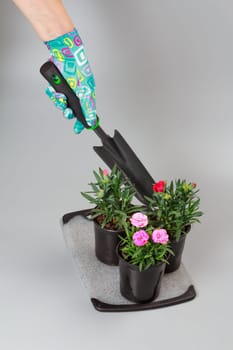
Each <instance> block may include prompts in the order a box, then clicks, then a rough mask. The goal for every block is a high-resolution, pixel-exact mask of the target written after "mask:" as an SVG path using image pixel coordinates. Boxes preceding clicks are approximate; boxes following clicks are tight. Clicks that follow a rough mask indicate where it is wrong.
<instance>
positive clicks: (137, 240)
mask: <svg viewBox="0 0 233 350" xmlns="http://www.w3.org/2000/svg"><path fill="white" fill-rule="evenodd" d="M148 239H149V235H148V234H147V233H146V231H144V230H140V231H137V232H135V233H134V235H133V242H134V244H135V245H137V246H139V247H141V246H143V245H145V244H146V243H147V242H148Z"/></svg>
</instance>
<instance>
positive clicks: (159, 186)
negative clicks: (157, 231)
mask: <svg viewBox="0 0 233 350" xmlns="http://www.w3.org/2000/svg"><path fill="white" fill-rule="evenodd" d="M198 192H199V190H198V189H197V185H196V184H195V183H188V182H186V181H185V180H180V179H178V180H175V181H171V182H170V184H167V183H166V182H165V181H159V182H157V183H155V184H154V185H153V195H152V197H151V198H148V197H146V199H147V201H148V215H149V217H150V218H151V220H152V221H153V222H154V223H155V224H156V226H157V227H160V228H164V229H166V230H167V232H168V234H169V238H170V242H171V249H172V250H173V252H174V255H171V256H170V257H169V259H168V262H169V264H167V266H166V271H165V272H173V271H175V270H177V269H178V268H179V266H180V263H181V259H182V253H183V249H184V244H185V239H186V237H187V233H188V232H189V231H190V229H191V225H192V224H194V223H196V222H200V221H199V218H200V216H202V215H203V213H202V212H201V211H200V209H199V206H200V198H199V197H198Z"/></svg>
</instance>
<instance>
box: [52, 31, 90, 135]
mask: <svg viewBox="0 0 233 350" xmlns="http://www.w3.org/2000/svg"><path fill="white" fill-rule="evenodd" d="M45 44H46V46H47V47H48V49H49V50H50V60H51V61H52V62H53V63H54V64H55V65H56V66H57V68H58V69H59V70H60V72H61V73H62V75H63V77H64V78H65V79H66V81H67V82H68V84H69V85H70V87H71V88H72V89H73V91H74V92H75V93H76V95H77V96H78V97H79V99H80V103H81V107H82V111H83V114H84V116H85V119H86V121H87V123H88V124H89V125H90V127H92V126H94V125H95V124H96V122H97V119H96V97H95V80H94V76H93V74H92V71H91V68H90V65H89V62H88V59H87V56H86V53H85V50H84V46H83V43H82V40H81V38H80V36H79V34H78V32H77V30H76V29H74V30H73V31H72V32H69V33H67V34H64V35H62V36H59V37H58V38H56V39H54V40H50V41H47V42H45ZM46 94H47V95H48V96H49V98H50V99H51V100H52V101H53V103H54V104H55V106H56V107H58V108H59V109H61V110H63V114H64V117H65V118H67V119H72V118H74V115H73V111H72V109H70V108H67V99H66V96H65V95H64V94H61V93H57V92H56V91H55V90H54V89H53V87H52V86H49V87H48V88H47V89H46ZM83 129H84V126H83V124H82V123H81V122H80V121H78V120H77V121H76V122H75V124H74V132H75V133H76V134H79V133H80V132H81V131H82V130H83Z"/></svg>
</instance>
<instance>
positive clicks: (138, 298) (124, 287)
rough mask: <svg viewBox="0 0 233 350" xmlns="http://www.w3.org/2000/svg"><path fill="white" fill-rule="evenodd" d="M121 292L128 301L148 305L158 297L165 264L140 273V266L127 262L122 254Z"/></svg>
mask: <svg viewBox="0 0 233 350" xmlns="http://www.w3.org/2000/svg"><path fill="white" fill-rule="evenodd" d="M118 255H119V268H120V292H121V294H122V295H123V297H125V298H126V299H128V300H130V301H134V302H137V303H146V302H150V301H152V300H154V299H155V298H157V297H158V295H159V292H160V287H161V281H162V277H163V275H164V270H165V263H160V264H158V265H155V266H151V267H150V268H149V269H147V270H143V271H139V268H138V266H136V265H132V264H129V263H128V262H127V261H125V260H124V259H123V258H122V256H121V254H120V252H119V251H118Z"/></svg>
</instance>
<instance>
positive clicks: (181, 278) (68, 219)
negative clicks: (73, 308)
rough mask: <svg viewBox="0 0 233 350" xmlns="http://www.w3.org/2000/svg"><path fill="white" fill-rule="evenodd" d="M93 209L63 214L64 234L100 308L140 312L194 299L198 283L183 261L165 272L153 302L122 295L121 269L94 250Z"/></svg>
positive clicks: (84, 281)
mask: <svg viewBox="0 0 233 350" xmlns="http://www.w3.org/2000/svg"><path fill="white" fill-rule="evenodd" d="M89 214H90V209H87V210H81V211H78V212H73V213H69V214H66V215H64V216H63V222H62V224H63V234H64V238H65V242H66V245H67V247H68V249H69V250H70V251H71V254H72V257H73V261H74V264H75V267H77V270H78V273H79V276H80V278H81V281H82V283H83V285H84V287H85V288H86V290H87V292H88V294H89V296H90V299H91V302H92V304H93V306H94V307H95V309H96V310H98V311H108V312H111V311H139V310H148V309H156V308H161V307H165V306H172V305H176V304H180V303H183V302H186V301H189V300H192V299H194V298H195V296H196V292H195V289H194V286H193V285H192V283H191V280H190V277H189V275H188V273H187V271H186V270H185V267H184V265H183V264H182V265H181V266H180V268H179V269H178V270H177V271H175V272H172V273H168V274H165V275H164V278H163V280H162V285H161V291H160V295H159V297H158V298H156V299H155V300H154V301H152V302H150V303H142V304H136V303H132V302H130V301H128V300H127V299H125V298H124V297H123V296H122V295H121V294H120V288H119V269H118V267H117V266H116V267H115V266H108V265H105V264H103V263H102V262H100V261H99V260H97V258H96V256H95V250H94V227H93V226H94V225H93V222H92V221H91V220H90V219H89V218H88V215H89Z"/></svg>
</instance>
